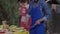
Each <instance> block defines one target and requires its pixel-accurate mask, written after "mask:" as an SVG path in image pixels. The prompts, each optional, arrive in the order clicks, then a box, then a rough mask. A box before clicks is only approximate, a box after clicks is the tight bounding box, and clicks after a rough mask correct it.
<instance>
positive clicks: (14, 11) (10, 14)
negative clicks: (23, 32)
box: [0, 0, 20, 25]
mask: <svg viewBox="0 0 60 34" xmlns="http://www.w3.org/2000/svg"><path fill="white" fill-rule="evenodd" d="M17 1H18V0H0V4H1V5H2V7H3V12H4V14H3V15H5V14H6V15H7V16H6V15H5V16H4V17H3V18H6V19H8V21H9V24H14V25H16V24H17V23H18V22H19V21H18V20H19V16H20V12H19V11H18V6H19V4H18V2H17Z"/></svg>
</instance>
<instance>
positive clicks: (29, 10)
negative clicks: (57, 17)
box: [26, 5, 32, 18]
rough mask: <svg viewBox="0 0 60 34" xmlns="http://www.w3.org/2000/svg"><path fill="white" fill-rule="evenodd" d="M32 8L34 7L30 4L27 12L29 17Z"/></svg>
mask: <svg viewBox="0 0 60 34" xmlns="http://www.w3.org/2000/svg"><path fill="white" fill-rule="evenodd" d="M31 9H32V7H31V5H30V6H29V8H28V11H27V14H26V17H27V18H30V17H31Z"/></svg>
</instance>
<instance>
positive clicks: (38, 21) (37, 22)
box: [34, 18, 44, 25]
mask: <svg viewBox="0 0 60 34" xmlns="http://www.w3.org/2000/svg"><path fill="white" fill-rule="evenodd" d="M42 21H44V19H43V18H42V19H39V20H37V21H36V23H35V24H34V25H39V24H40V23H41V22H42Z"/></svg>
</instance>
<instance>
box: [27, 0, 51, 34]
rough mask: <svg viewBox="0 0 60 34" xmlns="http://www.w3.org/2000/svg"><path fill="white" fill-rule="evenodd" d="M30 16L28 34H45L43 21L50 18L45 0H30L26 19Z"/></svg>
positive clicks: (49, 11)
mask: <svg viewBox="0 0 60 34" xmlns="http://www.w3.org/2000/svg"><path fill="white" fill-rule="evenodd" d="M43 9H44V10H43ZM30 15H31V18H32V23H31V29H30V34H45V23H44V21H48V20H49V18H50V17H51V10H50V8H49V6H48V4H47V3H46V2H45V0H32V1H31V3H30V6H29V11H28V14H27V17H30Z"/></svg>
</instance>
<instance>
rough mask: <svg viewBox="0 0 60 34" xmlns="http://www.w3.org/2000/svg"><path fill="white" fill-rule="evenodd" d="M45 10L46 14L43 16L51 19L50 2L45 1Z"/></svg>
mask: <svg viewBox="0 0 60 34" xmlns="http://www.w3.org/2000/svg"><path fill="white" fill-rule="evenodd" d="M43 7H44V10H45V14H46V15H45V16H44V17H43V18H44V19H45V21H48V20H50V18H51V8H50V7H49V5H48V3H46V2H45V3H44V4H43Z"/></svg>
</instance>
